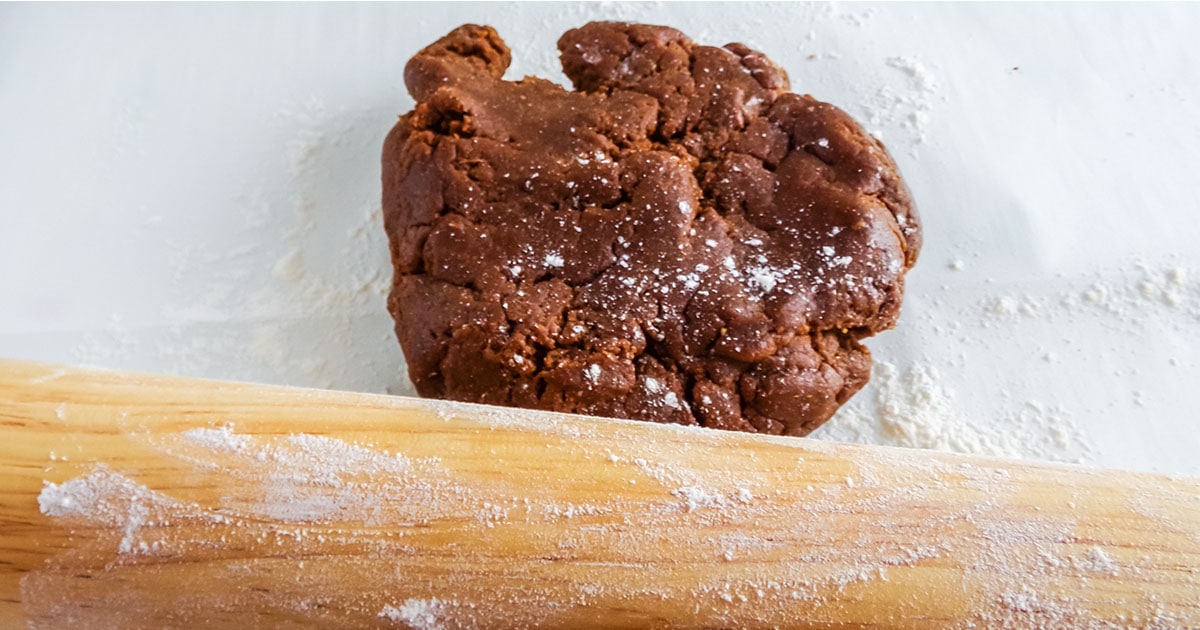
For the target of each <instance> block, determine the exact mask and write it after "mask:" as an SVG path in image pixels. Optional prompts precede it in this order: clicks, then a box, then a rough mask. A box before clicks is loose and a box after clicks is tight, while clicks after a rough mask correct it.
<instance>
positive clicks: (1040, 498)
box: [0, 361, 1200, 629]
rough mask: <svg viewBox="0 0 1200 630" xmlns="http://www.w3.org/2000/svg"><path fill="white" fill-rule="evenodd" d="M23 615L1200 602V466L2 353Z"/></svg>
mask: <svg viewBox="0 0 1200 630" xmlns="http://www.w3.org/2000/svg"><path fill="white" fill-rule="evenodd" d="M0 421H2V424H0V426H2V429H0V490H2V492H3V495H2V499H0V547H2V549H3V556H2V557H0V571H2V573H0V584H2V588H3V593H2V596H3V597H2V600H0V601H2V603H0V606H2V609H0V611H2V613H0V625H2V626H3V627H6V628H9V627H19V624H20V623H26V624H27V625H29V626H31V627H65V626H70V627H84V628H100V627H121V628H133V627H147V628H163V627H196V626H204V627H226V626H228V627H239V628H244V627H247V626H251V627H254V626H267V627H292V626H307V627H312V626H314V625H327V626H333V627H412V628H420V629H428V628H471V627H480V628H488V627H496V628H517V627H529V626H542V627H568V628H582V627H596V626H604V627H648V626H649V627H667V626H670V627H746V628H750V627H874V628H940V627H1012V628H1068V627H1083V628H1090V627H1113V626H1116V627H1138V628H1142V627H1178V628H1188V627H1190V628H1196V627H1200V575H1198V573H1197V571H1198V570H1200V482H1198V481H1197V480H1192V479H1177V478H1171V477H1165V476H1159V475H1149V474H1133V473H1123V472H1113V471H1098V470H1090V469H1086V468H1081V467H1074V466H1061V465H1051V464H1032V463H1021V462H1012V461H1002V460H996V459H981V458H974V457H962V456H957V455H949V454H942V453H933V452H923V451H910V450H904V449H894V448H878V447H868V446H855V445H849V444H835V443H829V442H822V441H816V440H806V439H794V438H786V439H785V438H773V437H764V436H755V435H744V434H737V433H723V432H716V431H708V430H702V429H690V428H681V427H675V426H659V425H650V424H642V423H633V422H623V421H614V420H604V419H596V418H587V417H575V416H566V415H559V414H550V413H536V412H531V411H518V410H510V409H498V408H491V407H483V406H473V405H462V404H452V403H445V402H434V401H422V400H414V399H408V398H395V397H385V396H370V395H363V394H349V393H338V392H325V391H311V390H299V389H288V388H281V387H266V386H260V385H245V384H233V383H221V382H211V381H200V380H191V379H183V378H169V377H161V376H143V375H136V374H129V373H121V372H110V371H100V370H90V369H80V368H66V367H57V366H50V365H40V364H31V363H21V362H13V361H0Z"/></svg>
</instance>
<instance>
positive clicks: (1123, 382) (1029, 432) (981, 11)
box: [0, 3, 1200, 475]
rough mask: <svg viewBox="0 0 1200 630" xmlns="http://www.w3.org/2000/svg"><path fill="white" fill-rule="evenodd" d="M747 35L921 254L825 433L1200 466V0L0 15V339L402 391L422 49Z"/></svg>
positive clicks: (553, 61) (520, 49)
mask: <svg viewBox="0 0 1200 630" xmlns="http://www.w3.org/2000/svg"><path fill="white" fill-rule="evenodd" d="M606 18H607V19H628V20H634V21H643V22H649V23H658V24H667V25H671V26H675V27H677V28H679V29H681V30H683V31H684V32H686V33H688V34H689V35H691V36H692V38H693V39H695V40H697V41H699V42H702V43H707V44H716V45H720V44H724V43H727V42H732V41H741V42H744V43H746V44H749V45H750V46H752V47H754V48H758V49H760V50H762V51H764V52H766V53H767V54H768V55H769V56H771V57H772V58H773V59H775V60H776V61H777V62H778V63H779V64H780V65H782V66H783V67H785V68H786V69H787V70H788V72H789V73H790V75H791V78H792V85H793V89H794V90H795V91H798V92H808V93H811V94H813V95H815V96H817V97H818V98H821V99H824V100H827V101H830V102H832V103H834V104H836V105H839V106H841V107H842V108H843V109H846V110H847V111H849V112H850V113H851V114H853V115H855V116H856V117H858V118H859V119H860V120H862V121H863V123H864V124H865V125H866V126H867V128H868V129H871V130H875V131H879V132H881V133H882V137H883V139H884V140H885V142H887V143H888V146H889V147H890V148H891V150H892V152H893V154H894V155H895V157H896V159H897V161H898V162H899V164H900V167H901V171H902V172H903V174H904V175H905V177H906V179H907V181H908V183H909V185H910V187H911V189H912V191H913V195H914V197H915V198H916V200H917V202H918V205H919V208H920V211H921V214H922V218H923V221H924V225H925V249H924V251H923V253H922V255H921V259H920V261H919V262H918V264H917V266H916V268H915V269H914V270H913V272H912V273H911V274H910V276H909V284H908V291H907V295H906V297H905V305H904V314H903V316H902V318H901V320H900V323H899V326H898V327H897V329H896V330H894V331H890V332H886V333H883V334H881V335H880V336H879V337H877V338H875V339H872V340H870V341H869V345H870V347H871V348H872V350H873V351H874V353H875V356H876V359H877V361H878V362H879V364H880V366H881V367H880V368H879V369H878V370H877V371H876V374H875V379H874V381H873V383H872V385H871V386H869V387H868V388H867V389H866V390H864V391H863V392H861V393H860V394H859V395H858V396H857V397H856V399H855V400H854V401H853V402H852V404H851V405H850V407H849V408H848V409H846V410H845V411H844V413H842V414H840V415H839V416H838V417H837V418H835V419H834V420H833V421H832V422H831V423H830V425H827V428H824V429H822V430H821V431H820V432H818V434H817V435H819V436H826V437H830V436H832V437H838V438H843V439H847V438H849V439H865V440H872V441H876V442H882V443H897V444H909V445H918V446H936V447H942V448H952V449H959V450H967V451H976V452H988V453H998V454H1008V455H1014V454H1015V455H1022V456H1028V457H1051V458H1055V459H1062V460H1075V459H1077V458H1081V459H1083V460H1084V461H1089V462H1093V463H1097V464H1102V465H1105V466H1113V467H1121V468H1131V469H1141V470H1154V471H1163V472H1171V473H1179V474H1189V475H1196V474H1200V458H1197V457H1196V453H1197V452H1200V430H1198V429H1197V419H1198V418H1197V413H1196V410H1197V409H1200V341H1197V339H1200V251H1197V247H1196V243H1198V242H1200V220H1198V219H1197V216H1198V215H1200V196H1198V195H1197V193H1196V189H1195V186H1196V181H1197V175H1196V173H1197V169H1198V168H1200V47H1197V46H1196V45H1195V41H1194V38H1195V35H1196V29H1197V27H1198V26H1200V4H1193V5H1128V4H1126V5H1103V6H1097V5H1082V4H1070V5H1040V4H1018V5H1011V4H1006V5H993V4H922V5H905V4H888V5H878V6H875V5H864V4H850V5H837V6H834V5H815V6H814V5H777V4H771V5H750V6H748V5H737V6H731V5H714V4H706V5H685V4H651V5H614V4H607V3H605V4H597V5H554V4H536V5H516V4H482V5H476V4H457V3H454V4H440V3H439V4H427V5H399V4H393V5H385V6H379V5H366V4H344V5H253V6H242V5H207V6H196V5H153V6H152V5H124V6H97V5H89V6H67V5H51V6H34V5H11V4H7V5H0V217H2V221H0V356H2V357H10V358H28V359H37V360H44V361H56V362H67V363H85V364H93V365H101V366H106V367H113V368H126V369H133V370H144V371H152V372H166V373H176V374H184V375H192V376H204V377H217V378H225V379H242V380H253V381H260V382H267V383H283V384H291V385H302V386H315V387H336V388H345V389H354V390H361V391H370V392H383V391H388V392H392V393H411V391H412V390H411V386H410V385H409V384H408V381H407V378H406V376H405V374H404V369H403V359H402V356H401V353H400V348H399V346H398V344H397V343H396V341H395V338H394V337H393V335H392V331H391V326H392V323H391V319H390V317H389V316H388V314H387V313H386V311H385V307H384V293H385V292H386V288H387V286H388V280H389V276H390V270H389V268H388V260H387V248H386V240H385V238H384V235H383V229H382V225H381V221H380V218H379V159H378V158H379V150H380V144H381V142H382V139H383V137H384V134H385V133H386V132H387V130H388V129H389V127H390V126H391V125H392V123H393V122H394V121H395V119H396V116H397V115H398V114H400V113H402V112H404V111H406V110H407V109H409V108H410V107H411V106H412V100H411V98H410V97H409V96H408V95H407V93H406V92H405V89H404V85H403V79H402V76H403V73H402V71H403V67H404V63H405V61H406V60H407V59H408V58H409V57H410V56H411V55H412V54H413V53H414V52H416V51H417V50H418V49H419V48H421V47H423V46H425V45H427V44H429V43H430V42H432V41H434V40H435V39H437V38H438V37H439V36H441V35H442V34H444V33H445V32H447V31H449V30H450V29H452V28H453V27H454V26H457V25H458V24H460V23H463V22H468V21H469V22H477V23H483V24H491V25H493V26H495V27H496V28H497V29H498V30H499V31H500V34H501V35H502V36H503V37H504V38H505V39H506V41H507V42H508V43H509V45H510V46H511V47H512V48H513V57H514V62H513V67H512V68H511V70H510V72H509V76H510V78H514V77H520V76H522V75H525V74H541V75H545V76H548V77H550V78H552V79H555V80H559V81H562V79H563V77H562V74H561V73H560V72H559V70H558V67H557V51H556V49H555V47H554V44H555V41H556V39H557V38H558V36H559V34H560V33H561V32H562V31H564V30H566V29H567V28H570V27H573V26H577V25H580V24H582V23H584V22H586V21H588V20H591V19H606Z"/></svg>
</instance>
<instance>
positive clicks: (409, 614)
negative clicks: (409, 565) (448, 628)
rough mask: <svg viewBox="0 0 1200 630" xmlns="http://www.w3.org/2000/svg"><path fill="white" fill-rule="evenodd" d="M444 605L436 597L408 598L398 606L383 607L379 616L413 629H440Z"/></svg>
mask: <svg viewBox="0 0 1200 630" xmlns="http://www.w3.org/2000/svg"><path fill="white" fill-rule="evenodd" d="M444 607H445V605H444V604H443V603H442V602H441V601H440V600H438V599H437V598H436V597H434V598H430V599H410V600H408V601H406V602H404V604H403V605H402V606H400V607H399V608H396V607H395V606H392V605H387V606H384V607H383V610H381V611H380V612H379V616H380V617H383V618H384V619H387V620H389V621H394V622H397V623H403V624H407V626H408V627H409V628H412V629H413V630H442V628H444V627H445V626H443V625H442V620H441V615H442V609H443V608H444Z"/></svg>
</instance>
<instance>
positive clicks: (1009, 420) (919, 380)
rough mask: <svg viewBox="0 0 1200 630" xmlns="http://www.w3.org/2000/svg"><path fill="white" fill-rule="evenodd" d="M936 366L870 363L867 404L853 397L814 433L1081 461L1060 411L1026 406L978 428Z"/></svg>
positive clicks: (1085, 449)
mask: <svg viewBox="0 0 1200 630" xmlns="http://www.w3.org/2000/svg"><path fill="white" fill-rule="evenodd" d="M942 380H943V379H942V377H941V375H940V374H939V372H938V370H937V368H935V367H933V366H931V365H927V364H922V363H917V364H914V365H912V366H910V367H908V368H907V369H905V370H901V369H900V368H898V367H897V366H895V365H893V364H891V363H888V362H886V361H876V362H875V366H874V368H873V369H872V371H871V390H870V391H871V392H873V393H874V397H873V398H869V399H864V398H862V397H858V398H855V399H852V401H851V402H850V404H848V405H847V406H846V407H844V408H843V409H842V410H840V411H839V412H838V415H837V416H835V417H834V419H832V420H831V421H830V422H829V423H828V424H826V425H825V426H824V427H822V428H821V429H820V432H819V437H821V438H828V439H835V440H841V441H847V442H860V443H868V444H882V445H888V446H905V447H909V448H923V449H933V450H939V451H951V452H957V453H971V454H979V455H992V456H998V457H1012V458H1025V457H1030V458H1035V459H1045V460H1060V461H1061V460H1079V459H1086V457H1087V456H1088V454H1089V453H1090V447H1089V446H1088V445H1087V443H1086V442H1085V440H1084V438H1083V434H1082V432H1081V431H1080V430H1079V428H1078V427H1077V426H1076V425H1075V424H1074V423H1073V422H1072V421H1070V420H1069V418H1068V417H1067V416H1066V415H1064V414H1063V413H1061V412H1059V411H1057V410H1054V409H1051V408H1048V407H1046V406H1045V405H1042V404H1040V403H1037V402H1035V401H1026V402H1025V403H1024V404H1023V405H1021V406H1020V407H1019V408H1018V409H1016V410H1015V411H1010V412H1008V413H1007V415H1006V416H1003V419H1004V420H1005V421H1004V422H994V423H993V424H992V425H991V426H981V425H979V424H977V423H974V422H970V421H968V420H967V419H966V418H963V417H962V416H961V415H960V412H959V411H958V410H957V409H956V407H955V405H954V402H953V397H952V395H951V394H950V392H949V391H947V390H946V388H945V387H944V386H943V385H942V384H941V383H942Z"/></svg>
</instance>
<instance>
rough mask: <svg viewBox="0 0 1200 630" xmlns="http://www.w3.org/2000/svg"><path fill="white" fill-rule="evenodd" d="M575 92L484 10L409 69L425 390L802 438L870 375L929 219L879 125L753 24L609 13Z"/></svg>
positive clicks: (399, 268) (594, 27)
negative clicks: (807, 77) (515, 48)
mask: <svg viewBox="0 0 1200 630" xmlns="http://www.w3.org/2000/svg"><path fill="white" fill-rule="evenodd" d="M559 49H560V52H561V55H562V63H563V68H564V71H565V72H566V74H567V76H568V77H569V78H570V79H571V81H572V82H573V83H574V86H575V90H574V91H571V90H565V89H563V88H562V87H561V86H558V85H556V84H554V83H551V82H549V81H546V80H543V79H539V78H534V77H526V78H525V79H522V80H520V81H505V80H503V79H502V76H503V74H504V72H505V70H506V69H507V67H508V65H509V63H510V61H511V55H510V52H509V49H508V47H507V46H506V45H505V43H504V42H503V41H502V40H501V39H500V37H499V35H498V34H497V33H496V32H495V31H494V30H493V29H491V28H489V27H481V26H474V25H465V26H462V27H459V28H457V29H455V30H454V31H453V32H451V33H450V34H448V35H446V36H445V37H443V38H442V39H440V40H438V41H437V42H436V43H434V44H432V45H431V46H429V47H427V48H426V49H424V50H422V51H421V52H420V53H418V54H417V55H416V56H415V57H413V58H412V60H410V61H409V63H408V65H407V67H406V69H405V82H406V84H407V86H408V89H409V92H410V93H411V94H412V95H413V97H414V98H415V99H416V101H417V106H416V107H415V108H414V110H413V111H412V112H409V113H408V114H405V115H404V116H402V117H401V118H400V120H399V122H398V123H397V124H396V125H395V127H394V128H393V129H392V131H391V132H390V134H389V135H388V137H387V140H386V142H385V146H384V152H383V207H384V222H385V227H386V230H387V234H388V238H389V243H390V248H391V256H392V262H393V264H394V266H395V276H394V279H393V284H392V289H391V294H390V297H389V301H388V305H389V310H390V311H391V313H392V315H393V317H394V318H395V322H396V333H397V336H398V337H399V340H400V343H401V345H402V347H403V349H404V353H405V357H406V360H407V361H408V365H409V373H410V376H411V378H412V380H413V383H414V385H415V386H416V389H417V391H418V392H419V393H420V394H421V395H422V396H427V397H437V398H447V399H454V400H463V401H471V402H480V403H488V404H498V405H510V406H518V407H530V408H541V409H551V410H559V411H568V412H577V413H586V414H592V415H601V416H611V417H619V418H629V419H637V420H649V421H655V422H672V423H680V424H700V425H703V426H707V427H713V428H720V429H734V430H744V431H757V432H763V433H775V434H790V435H803V434H806V433H808V432H810V431H812V430H813V429H815V428H816V427H817V426H819V425H820V424H821V423H823V422H824V421H825V420H827V419H828V418H829V417H830V416H832V415H833V413H834V412H835V411H836V410H837V408H838V407H839V406H840V405H841V404H842V403H844V402H845V401H846V400H847V399H849V398H850V396H851V395H853V394H854V393H855V392H856V391H858V390H859V389H860V388H861V387H862V386H863V385H864V384H865V383H866V381H867V378H868V375H869V371H870V365H871V358H870V353H869V352H868V350H867V349H866V348H865V347H864V346H863V345H862V343H861V340H862V339H863V338H865V337H869V336H871V335H873V334H874V333H876V332H878V331H880V330H884V329H887V328H890V327H892V326H893V325H894V324H895V321H896V318H897V316H898V314H899V308H900V302H901V297H902V294H903V287H904V273H905V272H906V271H907V270H908V269H909V268H910V267H911V266H912V264H913V263H914V262H915V260H916V257H917V253H918V251H919V249H920V226H919V222H918V219H917V215H916V212H915V209H914V207H913V204H912V201H911V199H910V196H909V194H908V191H907V189H906V187H905V186H904V184H903V182H902V181H901V179H900V176H899V174H898V172H897V169H896V166H895V163H894V162H893V161H892V159H891V157H890V156H889V155H888V154H887V151H886V150H885V149H884V147H883V145H882V144H881V143H880V142H879V141H877V140H876V139H874V138H872V137H870V136H868V135H867V134H866V133H865V132H864V131H863V129H862V128H861V127H860V126H859V125H858V124H857V123H856V122H855V121H854V120H852V119H851V118H850V117H849V116H848V115H846V114H845V113H844V112H842V111H841V110H839V109H837V108H836V107H834V106H832V105H829V104H827V103H822V102H820V101H817V100H815V99H813V98H811V97H808V96H801V95H797V94H794V93H791V92H789V91H788V90H789V89H790V87H789V82H788V78H787V75H786V73H785V72H784V71H783V70H782V69H781V68H779V67H777V66H776V65H774V64H773V63H772V62H771V61H770V60H769V59H767V58H766V57H765V56H763V55H762V54H761V53H758V52H756V51H753V50H750V49H749V48H747V47H745V46H742V45H740V44H729V45H726V46H724V47H721V48H717V47H711V46H701V45H698V44H695V43H693V42H692V41H691V40H689V39H688V38H687V37H686V36H685V35H683V34H682V33H680V32H678V31H676V30H674V29H671V28H665V27H658V26H646V25H638V24H625V23H615V22H594V23H590V24H587V25H585V26H583V27H581V28H578V29H574V30H571V31H568V32H567V33H566V34H564V35H563V36H562V38H561V39H560V40H559Z"/></svg>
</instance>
